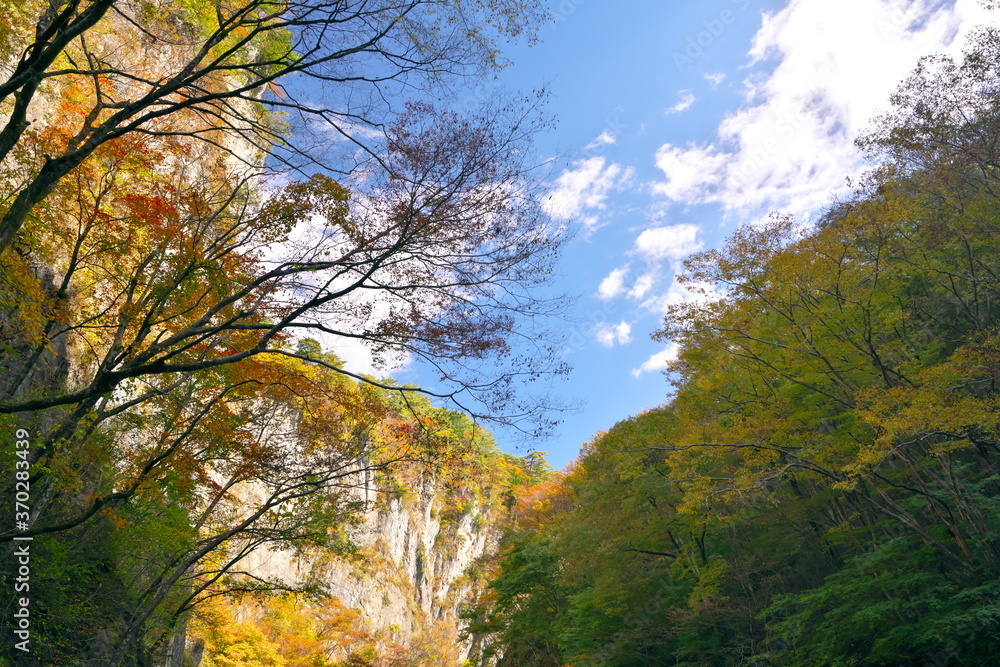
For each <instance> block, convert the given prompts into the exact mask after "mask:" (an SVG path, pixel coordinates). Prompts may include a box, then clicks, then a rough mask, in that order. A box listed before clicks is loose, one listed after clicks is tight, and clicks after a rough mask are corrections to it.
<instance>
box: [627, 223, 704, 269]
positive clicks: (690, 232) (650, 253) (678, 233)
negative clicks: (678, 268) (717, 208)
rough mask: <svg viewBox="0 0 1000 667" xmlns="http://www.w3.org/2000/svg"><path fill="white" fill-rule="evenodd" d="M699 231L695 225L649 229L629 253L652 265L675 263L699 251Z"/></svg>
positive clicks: (636, 241) (640, 236)
mask: <svg viewBox="0 0 1000 667" xmlns="http://www.w3.org/2000/svg"><path fill="white" fill-rule="evenodd" d="M700 231H701V230H700V229H699V228H698V226H697V225H687V224H685V225H666V226H664V227H651V228H650V229H647V230H645V231H644V232H642V233H641V234H639V237H638V238H637V239H636V240H635V248H634V249H633V250H632V251H631V252H632V253H633V254H636V255H639V256H641V257H643V258H644V259H645V260H646V261H648V262H650V263H652V264H657V263H659V262H662V261H664V260H666V261H676V260H678V259H681V258H682V257H684V256H685V255H689V254H691V253H693V252H697V251H698V250H700V249H701V245H702V244H701V241H700V240H699V239H698V235H699V232H700Z"/></svg>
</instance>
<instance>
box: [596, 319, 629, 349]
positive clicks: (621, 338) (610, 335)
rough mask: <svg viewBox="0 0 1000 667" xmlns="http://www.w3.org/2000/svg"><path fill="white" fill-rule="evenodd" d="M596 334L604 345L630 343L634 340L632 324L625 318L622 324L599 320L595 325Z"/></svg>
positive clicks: (599, 341)
mask: <svg viewBox="0 0 1000 667" xmlns="http://www.w3.org/2000/svg"><path fill="white" fill-rule="evenodd" d="M594 335H595V337H596V338H597V342H598V343H600V344H601V345H603V346H604V347H614V346H615V345H628V344H629V343H631V342H632V325H631V324H629V323H628V322H625V321H624V320H623V321H622V322H621V323H620V324H610V323H608V322H598V323H597V325H596V326H595V327H594Z"/></svg>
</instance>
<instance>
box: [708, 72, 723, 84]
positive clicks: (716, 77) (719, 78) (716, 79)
mask: <svg viewBox="0 0 1000 667" xmlns="http://www.w3.org/2000/svg"><path fill="white" fill-rule="evenodd" d="M705 79H706V80H707V81H708V82H709V83H711V84H712V88H717V87H718V85H719V84H720V83H722V82H723V81H725V80H726V75H725V74H724V73H723V72H715V73H713V74H706V75H705Z"/></svg>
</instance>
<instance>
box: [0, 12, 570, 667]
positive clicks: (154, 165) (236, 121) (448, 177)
mask: <svg viewBox="0 0 1000 667" xmlns="http://www.w3.org/2000/svg"><path fill="white" fill-rule="evenodd" d="M539 17H540V10H539V7H538V5H537V4H536V3H534V2H532V1H531V0H528V1H524V2H522V1H515V0H509V1H508V0H500V1H494V0H490V1H489V2H485V1H483V0H462V1H452V0H448V1H447V2H442V1H439V0H403V1H402V2H400V1H396V0H346V1H342V0H336V1H332V2H327V1H325V0H235V1H232V2H230V1H228V0H222V1H218V0H183V1H178V2H175V1H173V0H136V1H133V0H27V1H25V2H22V1H20V0H18V1H16V2H5V3H3V12H2V17H0V184H2V186H0V187H2V190H0V442H2V451H3V456H2V457H0V478H2V479H3V480H4V481H3V485H2V488H3V492H2V494H3V502H2V504H0V545H2V547H0V560H2V565H0V589H2V590H3V593H2V594H0V614H2V618H3V639H2V646H0V662H3V663H4V664H25V665H47V666H48V665H58V666H60V667H63V666H68V665H94V666H97V667H107V666H109V665H153V664H155V665H169V666H171V667H179V666H180V665H194V664H199V663H200V664H202V665H206V666H215V667H222V666H224V665H225V666H228V665H237V664H239V665H303V666H304V665H309V666H310V667H321V666H323V665H351V666H352V667H361V666H363V665H389V664H393V665H399V664H429V663H432V662H434V661H437V662H448V661H451V662H452V663H455V662H457V661H458V660H459V658H458V656H457V648H456V646H457V645H456V642H457V640H456V639H455V638H454V637H451V638H450V639H449V638H448V637H446V636H445V635H442V634H441V633H440V632H438V630H440V628H438V627H437V624H436V621H439V620H442V619H441V618H439V616H438V614H443V615H444V616H447V609H445V608H444V607H442V606H441V605H443V604H445V602H447V600H446V601H445V602H441V603H440V604H439V602H440V601H439V600H438V598H437V597H434V596H437V595H438V593H440V594H441V595H442V596H445V594H446V593H447V591H446V590H445V589H448V590H451V588H450V587H453V586H458V587H459V588H461V589H462V590H467V589H469V588H471V587H474V586H475V585H476V583H475V581H474V579H475V576H474V575H472V574H470V575H468V578H467V579H468V580H467V581H459V579H461V577H458V576H457V575H456V573H454V572H450V571H448V572H446V575H447V576H445V574H441V573H442V572H445V570H446V569H447V568H445V565H447V563H446V562H445V561H447V557H450V556H448V554H450V553H458V551H459V550H460V547H461V545H459V544H456V543H455V542H456V541H460V540H463V539H472V538H476V539H478V540H479V544H480V547H482V548H485V546H486V545H487V544H488V543H489V539H488V535H485V532H484V531H488V530H490V529H491V525H492V524H493V523H494V522H496V521H498V520H500V517H502V515H503V514H504V512H505V511H506V508H508V507H511V506H513V505H514V503H515V500H514V498H513V495H512V494H513V493H514V489H515V488H516V487H518V486H519V485H522V484H524V483H526V482H527V481H530V480H531V479H532V475H533V474H534V473H533V472H532V470H533V466H535V465H536V463H533V461H535V459H529V460H521V459H519V458H517V457H513V456H509V455H506V454H502V453H500V452H499V450H498V449H497V447H496V445H495V444H494V442H493V440H492V437H491V436H490V435H489V433H488V432H487V431H486V430H485V429H484V426H483V424H501V425H504V426H506V427H509V428H511V429H520V431H522V432H524V433H533V432H535V430H537V429H541V430H545V429H546V428H547V426H548V420H550V419H551V415H550V414H549V413H548V412H546V410H545V407H546V399H545V398H544V397H543V396H541V395H531V394H530V393H529V392H527V391H523V390H522V385H524V384H527V383H528V382H529V381H530V380H533V379H539V378H544V377H548V376H551V375H553V374H558V373H560V372H561V370H562V368H561V364H560V362H559V360H558V359H555V358H554V356H553V355H551V354H549V346H550V345H551V344H552V342H553V339H552V337H551V336H549V335H548V334H547V326H548V325H547V320H546V317H547V316H548V315H550V314H553V313H557V312H558V311H559V310H560V309H561V307H562V301H561V300H559V299H554V300H550V299H547V298H543V297H542V296H540V293H539V292H538V289H537V288H538V287H539V286H540V285H542V284H543V283H544V282H545V280H546V279H547V277H548V275H549V272H550V271H551V268H552V266H553V265H554V262H555V261H556V258H557V256H558V251H559V248H560V246H561V244H562V241H563V238H564V236H565V234H564V230H562V229H560V228H558V227H557V226H555V225H551V224H548V223H547V222H546V220H545V219H544V218H543V217H542V215H541V209H540V207H539V205H538V200H537V197H536V190H537V187H538V178H537V177H536V176H535V174H534V172H533V162H532V159H533V158H532V153H531V150H530V149H531V141H532V137H533V135H534V134H535V133H536V132H537V131H538V130H540V129H541V128H543V127H545V126H546V123H547V121H546V120H545V118H544V115H543V114H542V113H541V110H540V104H541V101H540V98H539V96H536V95H530V94H529V95H519V96H512V95H505V94H504V93H502V92H497V93H496V94H491V95H489V96H479V97H476V98H464V97H460V96H459V93H458V92H457V91H460V90H462V89H463V88H462V86H463V85H465V84H466V83H467V82H470V81H474V80H477V77H481V76H485V75H489V74H491V73H493V72H496V71H497V70H498V69H500V68H502V67H504V66H505V64H506V62H505V60H504V59H503V57H502V55H501V53H500V51H499V48H498V45H499V44H501V43H506V42H508V41H510V40H514V39H516V38H518V37H523V38H525V39H527V40H530V39H531V38H532V34H533V31H534V30H535V28H536V26H537V24H538V22H539ZM338 346H339V347H338ZM344 346H346V348H347V350H348V352H351V351H352V350H353V354H359V350H361V351H362V352H363V353H364V354H362V355H361V356H362V358H363V359H365V358H366V359H368V360H369V361H370V366H371V368H373V369H374V373H375V374H369V373H365V372H361V371H358V370H357V367H351V368H349V367H348V365H347V364H345V363H344V362H342V361H341V359H340V358H338V356H337V355H336V354H334V353H333V352H332V351H331V350H333V349H334V348H336V349H338V350H340V349H343V348H344ZM352 346H353V347H352ZM366 355H367V356H366ZM408 362H412V363H420V362H422V363H423V364H424V365H425V366H426V367H429V368H430V369H431V370H432V371H433V374H432V377H433V378H434V381H433V384H432V386H426V387H421V386H412V385H403V384H399V383H396V382H394V381H393V380H392V379H391V378H390V377H388V369H391V368H395V367H398V366H400V365H401V364H403V363H408ZM380 371H381V374H379V372H380ZM417 515H423V516H421V517H418V516H417ZM379 517H381V518H379ZM387 517H388V518H387ZM417 519H419V520H420V525H419V526H418V527H417V528H419V530H418V529H417V528H414V525H416V522H417ZM378 521H383V522H390V523H391V522H393V521H394V522H395V524H393V525H397V526H401V527H400V528H399V531H398V532H399V534H400V535H401V536H402V537H400V540H399V541H400V542H401V544H400V547H399V549H400V552H401V553H402V554H403V555H405V558H406V561H405V562H406V563H408V564H409V565H408V567H407V569H406V572H402V573H401V572H396V571H394V570H393V568H394V567H397V566H399V565H400V563H398V562H394V563H389V562H383V561H385V559H384V558H383V560H382V561H379V557H380V554H379V553H378V547H379V544H378V543H377V542H372V541H370V542H369V543H368V544H363V543H361V542H360V536H363V535H364V534H365V533H364V530H368V532H369V533H370V532H371V529H370V528H369V529H365V525H368V526H370V525H373V524H376V525H380V524H378ZM484 524H490V525H485V526H484ZM484 535H485V536H484ZM418 538H419V540H418ZM386 539H387V540H388V537H386ZM435 540H436V541H435ZM417 542H419V544H418V543H417ZM432 549H433V551H434V553H428V551H430V550H432ZM463 553H464V552H463ZM462 557H463V558H466V559H468V558H471V555H470V554H464V555H463V556H462ZM400 562H402V561H400ZM442 563H444V565H443V564H442ZM267 568H270V570H268V569H267ZM330 568H334V569H336V568H339V570H338V571H341V572H342V573H344V577H346V578H350V577H352V576H354V575H356V578H358V579H359V580H360V579H363V578H364V576H367V575H370V574H372V573H374V572H376V570H379V569H380V568H381V570H380V571H381V584H383V585H384V586H383V587H384V588H385V587H389V586H390V584H392V585H393V586H394V587H391V590H390V588H385V590H384V591H382V590H381V589H379V590H380V593H379V594H378V598H379V600H374V601H371V600H366V599H362V600H360V603H365V604H369V606H372V605H375V603H376V602H378V603H379V604H382V598H383V597H384V604H383V605H382V607H385V608H389V607H392V608H393V609H396V608H397V607H400V606H401V605H403V606H405V604H406V603H407V602H408V600H407V599H404V598H406V596H407V595H410V596H411V597H412V598H413V600H412V601H409V602H411V603H412V604H410V608H404V609H396V611H394V614H395V615H394V616H393V617H392V619H391V620H392V622H388V621H387V622H386V624H385V626H386V627H375V626H372V625H369V624H368V619H366V618H362V617H361V616H360V615H359V612H358V611H357V610H356V609H354V608H353V607H350V606H348V605H347V604H346V603H344V602H343V601H341V600H339V599H338V598H337V596H336V595H333V594H332V593H331V591H330V585H331V581H333V580H332V579H331V578H330V577H329V576H324V572H325V571H327V570H329V569H330ZM435 568H436V569H435ZM410 570H412V572H410ZM404 574H405V575H408V576H410V581H409V583H408V582H407V581H404V579H405V577H404ZM438 575H440V576H438ZM344 577H341V578H344ZM394 577H395V580H393V578H394ZM333 583H337V582H336V581H333ZM377 583H378V582H377ZM383 593H384V595H383ZM374 595H375V593H372V596H374ZM394 595H395V597H393V596H394ZM455 595H458V593H455ZM429 596H430V597H434V599H428V597H429ZM447 604H451V602H447ZM435 605H437V606H435ZM380 608H381V607H380ZM444 620H447V619H444ZM425 621H426V623H425ZM404 623H405V624H408V625H407V627H409V628H410V631H409V632H407V629H406V628H405V627H403V624H404ZM421 624H422V625H421ZM417 626H420V627H417ZM452 630H454V624H452ZM407 634H409V636H406V635H407ZM445 634H447V633H445ZM452 634H454V633H452ZM448 641H450V642H451V645H450V646H448V645H447V643H448Z"/></svg>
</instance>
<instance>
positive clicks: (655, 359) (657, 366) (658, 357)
mask: <svg viewBox="0 0 1000 667" xmlns="http://www.w3.org/2000/svg"><path fill="white" fill-rule="evenodd" d="M677 352H678V348H677V345H676V344H675V343H671V344H670V345H668V346H667V349H665V350H661V351H659V352H657V353H656V354H654V355H653V356H651V357H650V358H649V359H647V360H646V361H645V362H644V363H643V364H642V365H641V366H639V368H633V369H632V377H634V378H639V377H641V376H642V374H643V373H654V372H656V371H663V370H666V368H667V365H668V364H669V363H670V362H671V361H674V360H675V359H677Z"/></svg>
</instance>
